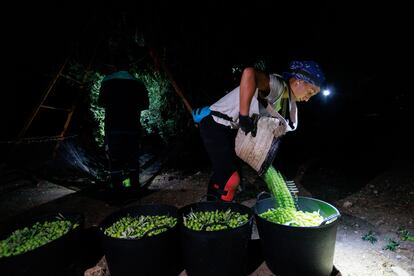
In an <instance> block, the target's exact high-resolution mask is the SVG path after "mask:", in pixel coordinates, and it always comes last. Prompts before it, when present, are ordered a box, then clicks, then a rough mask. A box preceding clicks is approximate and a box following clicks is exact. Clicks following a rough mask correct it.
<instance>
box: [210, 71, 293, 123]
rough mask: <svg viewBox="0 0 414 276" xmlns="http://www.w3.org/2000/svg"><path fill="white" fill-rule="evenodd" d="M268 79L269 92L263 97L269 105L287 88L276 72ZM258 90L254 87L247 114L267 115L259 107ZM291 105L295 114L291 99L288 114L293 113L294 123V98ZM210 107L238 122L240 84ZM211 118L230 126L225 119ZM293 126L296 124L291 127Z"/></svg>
mask: <svg viewBox="0 0 414 276" xmlns="http://www.w3.org/2000/svg"><path fill="white" fill-rule="evenodd" d="M269 79H270V80H269V87H270V92H269V95H267V96H266V98H265V99H266V100H267V102H268V103H269V104H270V105H271V106H275V105H276V104H277V102H278V101H279V100H280V99H281V97H282V94H283V92H284V91H285V89H286V88H287V84H286V83H285V81H284V80H283V79H282V77H280V76H279V75H276V74H271V75H269ZM258 91H259V90H258V89H256V91H255V93H254V96H253V98H252V101H251V103H250V110H249V116H252V115H253V114H261V115H267V116H269V114H268V113H264V112H266V111H265V109H264V108H260V107H259V105H260V104H259V101H258V99H257V97H258ZM293 105H294V113H295V114H292V111H293V110H292V107H293V106H292V101H291V103H290V111H291V114H290V115H291V118H292V115H295V116H294V117H295V118H294V119H293V120H292V121H293V123H294V125H295V124H296V122H297V118H296V104H295V103H294V100H293ZM210 109H211V110H213V111H218V112H220V113H222V114H226V115H227V116H229V117H230V118H232V120H233V122H234V123H238V122H239V112H240V86H238V87H236V88H234V89H233V90H232V91H231V92H230V93H228V94H227V95H225V96H224V97H222V98H221V99H220V100H218V101H217V102H215V103H214V104H213V105H211V106H210ZM213 119H214V121H216V123H219V124H222V125H225V126H232V123H231V122H230V121H228V120H226V119H223V118H219V117H217V116H214V115H213ZM233 127H234V126H233ZM295 128H296V126H295V127H294V128H293V129H295ZM293 129H292V130H293Z"/></svg>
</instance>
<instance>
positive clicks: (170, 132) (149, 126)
mask: <svg viewBox="0 0 414 276" xmlns="http://www.w3.org/2000/svg"><path fill="white" fill-rule="evenodd" d="M135 77H137V78H138V79H140V80H141V81H142V82H143V83H144V84H145V86H146V87H147V89H148V95H149V102H150V104H149V109H148V110H144V111H142V113H141V124H142V127H143V129H144V130H145V131H146V133H148V134H153V133H158V134H159V135H160V137H161V138H162V139H163V140H164V141H165V142H168V141H169V140H170V139H171V138H172V137H174V136H176V135H177V134H178V133H179V130H180V129H183V126H182V125H180V123H182V122H183V118H184V114H185V110H184V105H183V103H182V102H181V99H180V98H179V97H178V96H177V95H176V94H175V92H174V91H173V88H172V87H171V84H170V82H169V80H168V79H167V78H166V77H165V76H164V75H163V74H160V73H157V72H154V71H149V70H146V71H143V72H137V73H135Z"/></svg>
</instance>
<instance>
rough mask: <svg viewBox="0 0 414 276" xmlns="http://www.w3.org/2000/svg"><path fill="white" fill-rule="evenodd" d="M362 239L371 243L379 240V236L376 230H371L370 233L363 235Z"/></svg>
mask: <svg viewBox="0 0 414 276" xmlns="http://www.w3.org/2000/svg"><path fill="white" fill-rule="evenodd" d="M362 240H364V241H369V242H370V243H372V244H374V243H376V242H377V241H378V238H377V237H376V235H375V233H374V232H372V231H371V230H369V231H368V233H366V234H365V235H363V236H362Z"/></svg>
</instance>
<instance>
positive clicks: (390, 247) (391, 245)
mask: <svg viewBox="0 0 414 276" xmlns="http://www.w3.org/2000/svg"><path fill="white" fill-rule="evenodd" d="M399 246H400V243H399V242H397V241H395V240H393V239H391V238H389V239H388V240H387V244H386V245H385V246H384V247H383V248H382V249H384V250H390V251H395V250H396V249H397V248H398V247H399Z"/></svg>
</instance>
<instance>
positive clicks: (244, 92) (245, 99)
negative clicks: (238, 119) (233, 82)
mask: <svg viewBox="0 0 414 276" xmlns="http://www.w3.org/2000/svg"><path fill="white" fill-rule="evenodd" d="M256 88H259V91H260V95H261V96H262V97H266V95H267V94H268V93H269V91H270V87H269V75H268V74H266V73H264V72H261V71H258V70H255V69H254V68H252V67H247V68H245V69H244V70H243V74H242V77H241V80H240V114H241V115H244V116H248V115H249V109H250V103H251V101H252V98H253V96H254V92H255V91H256Z"/></svg>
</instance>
